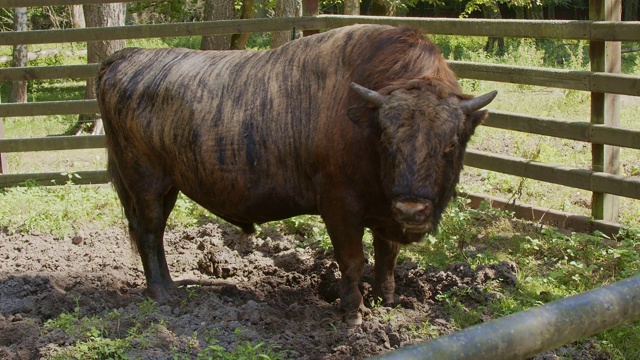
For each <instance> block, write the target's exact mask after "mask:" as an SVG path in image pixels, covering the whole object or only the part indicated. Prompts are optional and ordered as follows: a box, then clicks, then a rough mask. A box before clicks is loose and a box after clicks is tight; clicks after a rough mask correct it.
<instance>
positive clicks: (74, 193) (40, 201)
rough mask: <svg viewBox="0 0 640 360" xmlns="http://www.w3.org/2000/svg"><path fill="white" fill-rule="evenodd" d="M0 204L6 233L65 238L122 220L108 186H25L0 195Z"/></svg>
mask: <svg viewBox="0 0 640 360" xmlns="http://www.w3.org/2000/svg"><path fill="white" fill-rule="evenodd" d="M71 176H73V175H71ZM36 199H37V200H36ZM0 202H1V203H2V204H3V206H1V207H0V228H2V229H5V231H8V232H9V233H16V232H25V233H29V232H34V231H37V232H41V233H50V234H53V235H56V236H58V237H64V236H69V235H72V234H73V233H75V232H76V231H78V230H80V229H81V228H82V227H83V225H84V224H88V223H94V224H102V225H103V226H113V225H116V224H121V220H122V218H121V216H120V215H119V214H120V213H121V212H120V205H119V203H118V202H117V199H116V197H115V193H114V192H113V191H112V190H111V189H110V187H108V186H101V187H93V186H82V187H79V186H75V185H70V184H67V185H64V186H56V187H41V186H36V185H33V184H30V183H27V184H26V186H24V187H14V188H9V189H5V190H2V191H0Z"/></svg>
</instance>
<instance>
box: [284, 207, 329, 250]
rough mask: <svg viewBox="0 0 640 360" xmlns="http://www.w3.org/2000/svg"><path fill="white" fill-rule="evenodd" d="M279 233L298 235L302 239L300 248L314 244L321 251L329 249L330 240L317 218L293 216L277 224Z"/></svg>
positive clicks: (320, 220)
mask: <svg viewBox="0 0 640 360" xmlns="http://www.w3.org/2000/svg"><path fill="white" fill-rule="evenodd" d="M278 224H279V225H278V227H279V228H280V230H281V231H283V232H285V233H289V234H294V235H299V236H301V237H302V238H304V242H303V243H301V245H300V246H308V245H310V244H314V245H315V246H317V247H319V248H320V249H322V250H325V251H327V250H329V249H330V248H331V246H332V245H331V239H330V238H329V234H328V233H327V229H326V227H325V226H324V224H323V223H322V219H320V217H319V216H312V215H301V216H294V217H292V218H289V219H285V220H282V221H279V222H278Z"/></svg>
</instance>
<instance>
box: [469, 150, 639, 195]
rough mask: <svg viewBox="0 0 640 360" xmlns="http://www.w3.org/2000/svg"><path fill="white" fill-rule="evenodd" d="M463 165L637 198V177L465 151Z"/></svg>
mask: <svg viewBox="0 0 640 360" xmlns="http://www.w3.org/2000/svg"><path fill="white" fill-rule="evenodd" d="M464 163H465V165H467V166H472V167H476V168H481V169H485V170H491V171H496V172H500V173H503V174H508V175H514V176H518V177H525V178H529V179H533V180H540V181H545V182H548V183H553V184H558V185H564V186H569V187H573V188H577V189H583V190H589V191H596V192H603V193H608V194H613V195H620V196H624V197H628V198H632V199H640V179H634V178H626V177H624V176H619V175H611V174H607V173H602V172H596V171H592V170H585V169H573V168H570V167H567V166H561V165H551V164H546V163H541V162H535V161H532V160H525V159H520V158H516V157H513V156H506V155H499V154H491V153H488V152H484V151H477V150H467V153H466V155H465V161H464Z"/></svg>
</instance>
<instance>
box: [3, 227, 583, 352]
mask: <svg viewBox="0 0 640 360" xmlns="http://www.w3.org/2000/svg"><path fill="white" fill-rule="evenodd" d="M283 234H284V235H283ZM165 239H166V246H165V248H166V252H167V255H168V262H169V267H170V269H171V271H172V275H173V278H174V280H185V279H191V280H206V281H208V282H210V283H209V284H208V285H204V286H187V287H182V288H180V290H179V296H177V297H176V298H175V299H173V300H171V301H170V302H168V303H166V304H159V305H157V306H156V307H153V306H152V307H151V308H149V306H147V305H148V304H149V302H146V303H145V302H144V300H145V299H146V297H145V294H144V291H143V289H144V285H145V284H144V276H143V273H142V267H141V265H140V261H139V259H138V256H137V254H135V253H134V252H132V250H131V247H130V245H129V241H128V237H127V236H126V234H125V232H124V231H123V230H122V229H110V230H108V231H100V232H98V231H81V232H79V233H78V234H77V236H74V237H73V238H64V239H57V238H54V237H53V236H51V235H47V234H14V235H7V234H0V359H36V358H47V357H48V356H52V355H54V354H56V353H57V352H59V351H61V349H63V348H64V347H67V346H70V345H74V344H76V343H77V342H78V341H80V340H83V339H85V340H86V335H83V334H79V333H78V331H65V330H64V329H62V328H61V329H54V328H52V327H50V326H49V327H47V326H45V325H44V324H45V323H46V322H47V320H49V319H53V318H58V317H59V315H60V314H62V313H67V314H74V312H75V311H76V310H75V309H76V308H77V309H78V310H77V312H75V314H76V319H80V318H83V317H87V318H91V317H92V316H99V317H100V318H103V319H112V321H110V322H108V323H107V324H106V325H104V324H103V325H100V326H102V328H100V331H101V334H102V335H104V336H108V337H111V338H114V339H115V338H126V337H127V334H128V332H129V334H130V333H131V331H132V329H134V328H135V327H136V326H138V327H137V329H146V330H145V331H146V332H147V334H146V335H145V337H142V338H135V339H133V340H131V344H129V345H130V346H129V348H128V349H127V350H126V352H125V354H124V355H126V356H127V357H130V358H141V359H173V358H180V359H184V358H196V356H197V354H198V353H199V352H202V350H203V349H204V348H206V347H208V346H210V345H212V344H213V342H212V341H211V338H212V337H215V339H216V341H217V345H220V346H223V347H225V348H227V349H230V350H232V349H233V348H234V347H235V346H236V345H237V344H238V343H239V342H240V343H241V344H244V343H245V342H246V341H249V342H251V343H252V344H254V345H256V344H260V343H264V344H265V345H263V346H270V347H272V348H273V349H274V351H282V350H286V351H285V352H284V353H282V354H281V356H283V357H285V358H292V359H362V358H366V357H369V356H372V355H375V354H381V353H385V352H388V351H390V350H392V349H395V348H398V347H401V346H405V345H409V344H413V343H416V342H419V341H422V340H424V339H427V338H429V337H430V336H433V334H434V333H440V334H442V333H448V332H451V331H452V330H453V328H454V325H453V323H452V319H451V318H450V317H449V316H448V315H447V314H446V312H445V311H444V308H443V307H442V304H441V303H439V302H438V301H439V300H438V299H436V296H437V295H438V294H440V293H442V292H443V291H447V290H450V289H452V288H459V289H464V290H467V291H460V292H459V293H461V294H466V295H464V299H462V300H461V301H464V303H465V304H469V305H471V306H472V305H473V304H474V303H476V304H482V303H483V302H486V301H488V300H489V299H491V298H492V297H495V296H499V291H498V292H495V291H494V290H500V288H501V287H512V286H515V282H516V276H515V272H516V271H517V269H516V268H515V266H514V265H513V264H511V263H506V262H503V263H498V264H493V265H490V266H486V267H479V268H477V269H475V270H471V269H470V267H469V266H468V264H464V263H458V264H451V265H450V266H449V267H448V268H447V269H444V270H443V269H430V270H426V271H425V270H421V269H418V267H417V266H416V265H415V264H413V263H411V262H409V261H405V262H403V263H401V264H400V265H399V266H398V269H397V271H396V281H397V285H398V286H397V291H396V292H397V294H398V295H399V297H400V302H399V305H398V306H397V307H395V308H390V307H384V306H379V305H373V306H372V310H373V311H372V313H373V314H372V316H371V317H369V318H366V319H365V323H364V325H363V326H361V327H358V328H355V329H349V328H347V327H346V326H345V324H344V323H343V321H342V318H341V315H340V313H339V312H338V304H339V300H338V296H339V295H338V281H339V278H340V273H339V271H338V266H337V264H336V263H335V262H334V261H333V256H332V253H331V250H328V251H325V250H322V249H319V248H317V246H314V245H313V244H309V243H308V242H307V243H305V242H304V239H303V238H302V237H301V236H300V235H296V234H287V233H286V232H284V231H283V229H282V228H279V227H278V226H277V225H274V226H270V227H269V226H266V227H263V228H262V230H261V231H260V232H259V233H258V235H256V236H250V237H247V236H244V235H242V234H241V233H240V232H239V231H238V230H236V229H235V228H234V227H232V226H229V225H227V224H225V223H210V224H207V225H203V226H200V227H196V228H190V229H186V230H173V231H168V232H167V234H166V236H165ZM365 272H366V273H365V276H364V279H363V285H362V290H363V292H364V294H365V296H366V303H367V304H371V302H372V301H374V299H373V298H372V296H371V295H370V290H371V285H370V284H372V264H368V265H367V268H366V270H365ZM489 282H491V286H486V285H487V284H488V283H489ZM496 287H497V288H496ZM487 289H491V290H487ZM145 304H146V305H145ZM114 314H115V315H116V318H117V321H116V320H114V319H115V318H114V317H113V315H114ZM487 320H489V319H487ZM141 324H142V327H141ZM145 324H146V325H145ZM144 326H146V328H145V327H144ZM150 329H151V330H150ZM238 330H241V331H238ZM139 331H140V330H139ZM141 339H142V340H141ZM549 356H550V357H549ZM545 358H549V359H552V358H555V355H548V356H547V357H545ZM585 358H593V357H591V356H587V357H585Z"/></svg>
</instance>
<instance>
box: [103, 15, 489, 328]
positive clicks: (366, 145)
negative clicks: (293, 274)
mask: <svg viewBox="0 0 640 360" xmlns="http://www.w3.org/2000/svg"><path fill="white" fill-rule="evenodd" d="M96 87H97V97H98V103H99V106H100V111H101V113H102V119H103V122H104V130H105V133H106V138H107V148H108V158H109V160H108V172H109V174H110V176H111V179H112V182H113V185H114V186H115V189H116V191H117V193H118V196H119V197H120V201H121V202H122V205H123V207H124V212H125V216H126V217H127V219H128V222H129V232H130V236H131V239H132V243H133V244H134V245H135V246H136V248H137V249H138V251H139V253H140V256H141V258H142V265H143V267H144V273H145V276H146V281H147V290H148V292H149V293H150V295H151V296H153V297H154V298H157V299H164V298H167V297H168V296H170V295H171V294H172V293H173V292H174V291H175V285H174V283H173V281H172V280H171V276H170V275H169V269H168V267H167V262H166V259H165V254H164V248H163V232H164V229H165V225H166V221H167V217H168V216H169V213H170V212H171V210H172V208H173V206H174V204H175V201H176V197H177V196H178V192H179V191H182V192H183V193H184V194H185V195H187V196H188V197H189V198H191V199H193V200H194V201H195V202H197V203H198V204H200V205H202V206H203V207H205V208H206V209H208V210H209V211H211V212H212V213H214V214H215V215H217V216H219V217H220V218H222V219H224V220H226V221H228V222H230V223H232V224H235V225H237V226H239V227H240V228H242V230H244V231H245V232H248V233H250V232H253V231H254V224H255V223H264V222H267V221H273V220H279V219H284V218H287V217H291V216H294V215H299V214H319V215H321V217H322V219H323V221H324V223H325V224H326V227H327V231H328V233H329V235H330V237H331V241H332V244H333V247H334V252H335V257H336V260H337V262H338V264H339V267H340V272H341V273H342V282H341V297H340V300H341V302H340V305H341V309H342V310H344V311H345V314H346V319H347V322H348V323H349V324H351V325H354V324H359V323H361V321H362V315H361V311H366V309H365V308H364V306H363V301H362V294H361V293H360V291H359V289H358V281H359V278H360V276H361V274H362V271H363V267H364V263H365V258H364V254H363V248H362V236H363V232H364V229H365V227H367V228H370V229H371V231H372V233H373V239H374V240H373V245H374V249H375V292H376V294H377V295H378V296H380V297H381V298H382V300H383V301H384V302H386V303H390V302H393V301H394V288H395V283H394V268H395V264H396V257H397V255H398V251H399V248H400V245H401V244H408V243H413V242H417V241H420V240H421V239H422V238H423V237H424V235H425V234H426V233H428V232H430V231H433V230H434V229H435V228H436V226H437V224H438V221H439V219H440V215H441V214H442V212H443V210H444V209H445V207H446V205H447V203H448V202H449V200H450V199H451V197H452V196H453V195H454V194H455V186H456V184H457V182H458V179H459V174H460V171H461V169H462V163H463V156H464V152H465V147H466V144H467V141H468V140H469V138H470V137H471V135H472V134H473V132H474V129H475V127H476V126H478V124H480V122H482V120H483V119H484V118H485V117H486V115H487V112H486V111H485V110H480V109H481V108H483V107H484V106H486V105H487V104H489V103H490V102H491V101H492V100H493V98H494V97H495V95H496V93H495V92H491V93H488V94H486V95H483V96H480V97H476V98H473V97H471V96H468V95H465V94H463V92H462V90H461V88H460V86H459V84H458V82H457V80H456V78H455V76H454V74H453V72H452V71H451V70H450V69H449V67H448V66H447V64H446V63H445V60H444V59H443V57H442V55H441V54H440V52H439V50H438V49H437V47H436V46H435V45H434V44H433V43H432V42H431V41H430V40H428V39H427V38H426V37H425V36H424V35H423V34H421V33H420V32H419V31H416V30H412V29H409V28H393V27H388V26H376V25H355V26H349V27H344V28H340V29H336V30H332V31H328V32H326V33H322V34H318V35H314V36H311V37H306V38H303V39H300V40H296V41H293V42H290V43H288V44H286V45H284V46H282V47H280V48H277V49H274V50H270V51H264V52H258V51H193V50H186V49H156V50H143V49H136V48H128V49H124V50H122V51H120V52H118V53H116V54H114V55H113V56H111V57H110V58H109V59H107V60H106V61H105V62H104V63H103V64H102V66H101V68H100V71H99V74H98V79H97V85H96Z"/></svg>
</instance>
